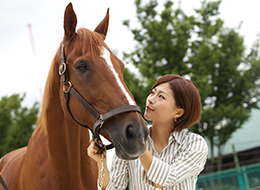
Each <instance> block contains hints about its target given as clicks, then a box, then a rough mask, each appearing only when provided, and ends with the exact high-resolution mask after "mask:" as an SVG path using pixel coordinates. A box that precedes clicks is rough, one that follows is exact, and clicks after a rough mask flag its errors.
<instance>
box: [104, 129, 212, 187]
mask: <svg viewBox="0 0 260 190" xmlns="http://www.w3.org/2000/svg"><path fill="white" fill-rule="evenodd" d="M147 147H148V150H149V151H150V152H151V153H152V155H153V160H152V163H151V165H150V168H149V170H148V172H147V173H146V172H145V171H144V169H143V166H142V164H141V162H140V160H139V159H136V160H122V159H119V158H118V157H117V156H116V155H114V157H113V162H112V167H111V171H110V173H109V175H110V182H109V184H108V185H107V188H106V190H125V189H126V187H127V184H128V180H129V187H130V190H156V189H159V188H156V187H155V186H154V183H157V184H159V185H161V186H164V188H162V189H163V190H195V186H196V181H197V177H198V175H199V173H200V172H201V171H202V170H203V168H204V165H205V163H206V160H207V153H208V147H207V144H206V142H205V140H204V139H203V138H202V137H201V136H200V135H198V134H195V133H191V132H188V130H187V129H184V130H182V131H181V132H172V133H171V135H170V138H169V141H168V145H167V146H166V147H165V148H164V149H163V150H162V151H161V153H160V154H158V153H157V151H156V150H155V148H154V145H153V140H152V138H151V137H150V135H149V136H148V140H147Z"/></svg>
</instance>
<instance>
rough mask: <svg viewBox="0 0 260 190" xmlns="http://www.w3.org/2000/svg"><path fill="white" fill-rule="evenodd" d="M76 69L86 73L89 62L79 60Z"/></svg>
mask: <svg viewBox="0 0 260 190" xmlns="http://www.w3.org/2000/svg"><path fill="white" fill-rule="evenodd" d="M75 67H76V70H77V71H78V72H80V73H84V72H86V71H87V70H89V64H88V62H87V61H79V62H78V63H77V64H76V66H75Z"/></svg>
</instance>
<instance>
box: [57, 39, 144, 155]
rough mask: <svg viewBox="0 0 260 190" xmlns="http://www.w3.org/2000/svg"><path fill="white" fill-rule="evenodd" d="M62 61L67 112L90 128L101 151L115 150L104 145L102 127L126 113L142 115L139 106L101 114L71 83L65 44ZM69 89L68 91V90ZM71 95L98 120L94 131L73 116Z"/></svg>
mask: <svg viewBox="0 0 260 190" xmlns="http://www.w3.org/2000/svg"><path fill="white" fill-rule="evenodd" d="M60 54H61V55H60V59H61V64H60V67H59V75H60V76H61V80H62V83H63V94H64V99H65V103H66V107H67V110H68V112H69V114H70V116H71V118H72V119H73V120H74V121H75V122H76V123H77V124H79V125H81V126H82V127H85V128H88V129H89V130H90V131H91V132H92V134H93V141H94V142H95V145H96V146H97V147H98V148H99V149H100V150H101V151H104V150H108V149H111V148H113V147H114V146H113V144H112V143H111V144H110V145H103V144H102V141H101V138H100V136H99V135H100V134H99V133H100V130H101V129H102V126H103V124H104V122H105V121H107V120H109V119H110V118H112V117H114V116H115V115H118V114H121V113H125V112H133V111H134V112H139V113H141V109H140V107H139V106H137V105H125V106H122V107H118V108H115V109H113V110H111V111H109V112H107V113H105V114H103V115H102V114H100V113H99V112H98V111H97V110H96V109H95V108H94V107H93V106H92V105H90V104H89V103H88V102H87V101H86V100H85V99H84V98H83V97H82V96H81V95H80V94H79V93H78V91H77V90H76V89H75V88H73V86H72V84H71V82H70V81H69V74H68V70H67V68H66V67H67V65H66V61H65V53H64V44H62V47H61V53H60ZM66 87H67V89H66ZM69 94H71V95H72V96H73V97H74V98H75V99H76V100H77V101H78V102H79V103H80V104H81V105H82V106H83V107H84V108H85V109H86V110H88V111H89V113H91V115H93V116H94V117H95V118H96V120H97V121H96V123H95V124H94V126H93V130H92V129H91V128H90V127H88V126H86V125H84V124H82V123H80V122H79V121H77V120H76V119H75V118H74V116H73V115H72V113H71V111H70V108H69Z"/></svg>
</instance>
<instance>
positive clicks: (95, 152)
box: [87, 140, 102, 163]
mask: <svg viewBox="0 0 260 190" xmlns="http://www.w3.org/2000/svg"><path fill="white" fill-rule="evenodd" d="M87 154H88V156H89V157H90V158H92V159H93V160H95V161H96V162H97V163H101V159H102V154H101V152H100V151H99V149H98V147H97V146H96V145H95V143H94V142H93V141H92V140H91V141H90V145H89V147H88V148H87Z"/></svg>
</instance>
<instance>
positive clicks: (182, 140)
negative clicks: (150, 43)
mask: <svg viewBox="0 0 260 190" xmlns="http://www.w3.org/2000/svg"><path fill="white" fill-rule="evenodd" d="M200 115H201V101H200V95H199V93H198V90H197V88H196V87H195V86H194V85H193V83H192V82H191V81H189V80H186V79H184V78H182V77H181V76H178V75H165V76H162V77H161V78H159V79H158V81H157V82H156V83H155V84H154V86H153V88H152V90H151V93H150V95H149V96H148V97H147V99H146V110H145V113H144V117H145V118H146V119H147V120H149V121H152V126H151V127H150V129H149V136H148V139H147V150H146V152H145V153H144V154H143V155H141V156H140V157H139V159H136V160H130V161H127V160H121V159H119V158H117V156H116V155H114V158H113V164H112V168H111V172H110V173H109V175H108V169H107V167H106V164H105V170H106V175H105V177H104V181H103V189H111V190H112V189H113V190H114V189H118V190H119V189H120V190H124V189H126V187H127V183H128V180H129V186H130V189H131V190H142V189H145V190H146V189H161V188H163V189H167V190H168V189H169V190H170V189H171V190H195V185H196V181H197V176H198V175H199V173H200V172H201V171H202V170H203V168H204V165H205V162H206V159H207V152H208V147H207V144H206V142H205V140H204V139H203V138H202V137H201V136H199V135H198V134H194V133H190V132H188V131H187V128H190V127H191V126H192V125H193V124H195V123H196V122H198V120H199V119H200ZM88 155H89V156H90V157H91V158H93V159H94V160H95V161H96V162H97V163H98V167H99V171H100V170H101V158H102V156H101V155H100V154H99V153H98V149H97V147H96V146H95V145H93V143H91V145H90V146H89V148H88ZM100 176H101V174H99V184H100V182H101V177H100Z"/></svg>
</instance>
